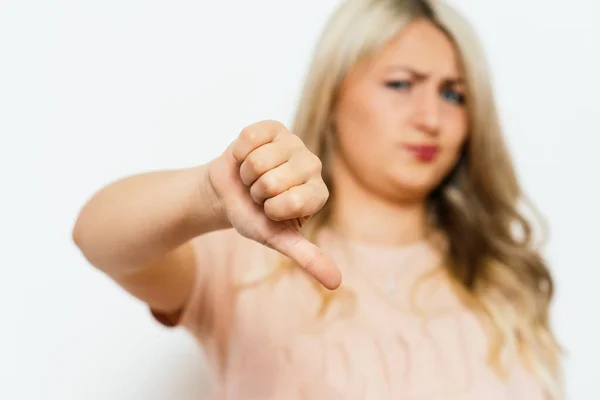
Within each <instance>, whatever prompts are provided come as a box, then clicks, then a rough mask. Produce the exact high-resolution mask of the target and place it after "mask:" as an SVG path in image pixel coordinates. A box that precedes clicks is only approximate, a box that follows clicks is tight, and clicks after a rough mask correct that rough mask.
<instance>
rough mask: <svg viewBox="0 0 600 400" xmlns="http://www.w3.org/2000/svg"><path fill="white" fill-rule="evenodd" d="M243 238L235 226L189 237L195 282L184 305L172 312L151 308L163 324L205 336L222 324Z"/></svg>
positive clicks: (230, 295) (202, 337) (230, 301)
mask: <svg viewBox="0 0 600 400" xmlns="http://www.w3.org/2000/svg"><path fill="white" fill-rule="evenodd" d="M244 240H246V239H245V238H243V237H242V236H241V235H239V234H238V233H237V232H236V231H235V230H234V229H227V230H222V231H214V232H210V233H207V234H204V235H201V236H198V237H196V238H194V239H192V241H191V245H192V249H193V252H194V259H195V273H194V278H193V279H194V284H193V286H192V290H191V291H190V294H189V297H188V299H187V301H186V302H185V304H184V305H183V307H182V308H181V309H180V310H178V311H176V312H174V313H171V314H164V313H161V312H158V311H156V310H153V309H150V312H151V314H152V316H153V317H154V318H155V319H156V321H158V322H159V323H161V324H162V325H164V326H166V327H177V326H181V327H184V328H185V329H187V330H189V331H190V332H191V333H193V334H194V336H196V337H198V338H200V339H205V338H206V337H207V336H209V335H211V334H212V333H213V332H214V330H215V329H218V328H219V327H222V326H223V324H224V321H225V320H226V319H227V318H228V316H229V315H230V309H231V307H232V301H233V292H234V291H233V276H232V275H233V273H232V272H233V270H234V269H235V268H234V265H233V264H234V263H235V260H237V259H239V257H238V256H237V254H236V253H238V252H239V251H241V247H242V245H243V244H244V243H243V241H244Z"/></svg>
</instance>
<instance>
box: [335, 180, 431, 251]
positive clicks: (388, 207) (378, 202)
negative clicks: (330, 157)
mask: <svg viewBox="0 0 600 400" xmlns="http://www.w3.org/2000/svg"><path fill="white" fill-rule="evenodd" d="M336 172H338V173H337V174H336V175H335V179H334V187H333V193H334V195H333V196H332V199H331V201H332V206H333V213H332V215H331V217H332V219H331V225H332V228H333V229H335V230H336V231H339V232H341V233H342V234H343V235H345V236H347V237H348V238H349V239H353V240H358V241H365V242H371V243H379V244H386V245H404V244H408V243H412V242H415V241H419V240H423V239H424V238H425V236H426V234H427V229H428V223H427V211H426V204H425V201H404V202H400V201H392V200H390V199H386V198H384V197H382V196H378V195H377V194H374V193H371V192H369V191H368V190H367V189H365V188H364V187H362V186H361V185H360V183H358V182H356V181H355V180H353V179H352V178H351V177H350V176H349V174H346V173H344V172H342V171H340V170H338V171H336Z"/></svg>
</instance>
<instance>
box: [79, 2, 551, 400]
mask: <svg viewBox="0 0 600 400" xmlns="http://www.w3.org/2000/svg"><path fill="white" fill-rule="evenodd" d="M483 60H484V57H483V53H482V51H481V49H480V48H479V45H478V43H477V41H476V38H475V34H474V33H473V32H472V30H471V29H470V28H469V25H468V24H467V23H466V22H465V21H464V20H463V19H462V18H461V17H460V16H459V15H458V14H457V13H456V12H454V11H453V10H452V9H450V8H449V7H448V6H445V5H443V4H438V3H437V2H436V3H429V2H426V1H417V0H349V1H346V2H344V3H343V4H342V5H341V6H340V7H339V8H338V10H337V11H336V13H335V14H334V15H333V17H332V19H331V21H330V23H329V24H328V26H327V28H326V29H325V31H324V33H323V36H322V38H321V40H320V42H319V44H318V47H317V49H316V53H315V55H314V61H313V64H312V66H311V69H310V73H309V76H308V79H307V84H306V87H305V90H304V92H303V95H302V98H301V100H300V104H299V109H298V112H297V115H296V120H295V123H294V125H293V127H292V129H291V131H289V130H287V129H286V128H285V126H283V125H282V124H281V123H279V122H276V121H262V122H258V123H256V124H253V125H251V126H249V127H246V128H245V129H243V130H242V131H241V133H240V135H239V136H238V138H237V139H236V140H235V141H234V142H233V143H232V144H231V145H230V146H229V147H228V148H227V149H226V150H225V151H224V153H223V154H222V155H221V156H219V157H218V158H216V159H214V160H213V161H211V162H209V163H207V164H205V165H201V166H198V167H194V168H189V169H183V170H177V171H161V172H152V173H147V174H143V175H138V176H133V177H129V178H127V179H124V180H121V181H118V182H115V183H113V184H111V185H109V186H108V187H106V188H103V189H102V190H100V191H99V192H98V193H97V194H96V195H95V196H94V197H93V198H92V199H91V200H90V201H89V202H88V204H86V206H85V207H84V209H83V210H82V212H81V215H80V216H79V218H78V221H77V223H76V226H75V228H74V240H75V242H76V243H77V244H78V246H79V247H80V249H81V250H82V252H83V253H84V255H85V256H86V257H87V259H88V260H89V261H90V263H91V264H93V265H94V266H96V267H97V268H99V269H100V270H102V271H104V272H105V273H106V274H108V275H109V276H110V277H112V278H113V279H114V280H115V281H116V282H117V283H118V284H120V285H121V286H122V287H123V288H125V289H126V290H128V291H129V292H130V293H132V294H133V295H134V296H136V297H138V298H139V299H141V300H143V301H144V302H146V303H147V304H148V305H149V307H150V309H151V310H152V313H153V315H154V316H155V317H156V318H157V319H158V320H159V321H161V322H162V323H163V324H165V325H168V326H175V325H180V326H184V327H185V328H187V329H188V330H189V331H190V332H191V333H193V334H194V335H195V336H196V337H197V338H198V340H199V342H200V343H201V344H202V345H203V346H204V347H205V349H206V350H207V354H208V356H209V359H210V360H211V361H212V362H213V365H214V367H215V369H216V371H217V372H218V374H217V393H215V397H216V398H228V399H241V398H243V399H267V398H268V399H296V398H310V399H367V398H368V399H371V398H372V399H384V398H386V399H387V398H390V399H392V398H393V399H416V398H419V399H439V398H444V399H483V398H485V399H488V400H493V399H509V398H510V399H527V400H534V399H547V398H558V396H560V385H559V350H558V345H557V344H556V341H555V339H554V337H553V335H552V332H551V330H550V327H549V322H548V306H549V302H550V300H551V297H552V280H551V277H550V275H549V272H548V269H547V266H546V265H545V263H544V261H543V259H542V257H541V256H540V254H539V253H538V251H537V250H536V249H535V248H534V245H533V243H532V233H531V228H530V224H529V223H528V222H527V221H526V220H525V218H524V217H523V215H522V214H521V212H520V210H519V207H518V206H519V205H520V203H519V202H520V201H521V200H522V193H521V190H520V188H519V185H518V182H517V179H516V176H515V173H514V171H513V167H512V165H511V161H510V159H509V156H508V154H507V151H506V148H505V145H504V143H503V138H502V135H501V131H500V126H499V122H498V117H497V114H496V110H495V106H494V102H493V95H492V90H491V87H490V77H489V73H488V70H487V68H486V66H485V64H484V61H483ZM342 278H343V279H342Z"/></svg>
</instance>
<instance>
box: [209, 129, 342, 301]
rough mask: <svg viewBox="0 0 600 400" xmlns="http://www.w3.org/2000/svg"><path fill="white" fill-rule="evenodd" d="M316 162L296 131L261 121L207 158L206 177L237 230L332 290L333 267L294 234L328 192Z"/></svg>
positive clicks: (334, 280)
mask: <svg viewBox="0 0 600 400" xmlns="http://www.w3.org/2000/svg"><path fill="white" fill-rule="evenodd" d="M321 167H322V165H321V161H320V160H319V158H318V157H317V156H316V155H314V154H313V153H311V152H310V151H309V150H308V149H307V148H306V146H305V145H304V143H303V142H302V140H301V139H300V138H299V137H298V136H296V135H294V134H292V133H290V132H289V131H288V130H287V129H286V128H285V126H283V125H282V124H281V123H279V122H275V121H263V122H259V123H256V124H253V125H250V126H248V127H246V128H245V129H244V130H242V132H241V133H240V135H239V136H238V138H237V139H236V140H235V141H234V142H233V143H232V144H231V145H230V146H229V147H228V148H227V150H225V152H224V153H223V154H222V155H221V156H220V157H218V158H217V159H215V160H213V161H212V162H211V164H210V165H209V168H208V176H209V182H210V184H211V185H212V186H213V189H214V191H215V193H216V195H217V198H218V201H219V203H220V204H219V208H220V209H221V210H223V212H224V214H225V217H226V218H227V219H228V220H229V222H230V223H231V225H232V226H233V227H234V228H235V229H236V230H237V231H238V232H239V233H240V234H241V235H243V236H245V237H247V238H249V239H252V240H255V241H257V242H259V243H261V244H263V245H265V246H268V247H270V248H272V249H274V250H277V251H278V252H280V253H281V254H283V255H285V256H287V257H290V258H291V259H292V260H293V261H295V262H296V263H297V264H298V265H299V266H300V267H302V268H303V269H304V270H305V271H306V272H308V273H309V274H310V275H312V276H313V277H314V278H315V279H316V280H317V281H319V282H320V283H321V284H322V285H323V286H325V287H326V288H328V289H335V288H337V287H338V286H339V285H340V283H341V274H340V272H339V270H338V269H337V268H336V267H335V266H334V265H333V262H332V261H331V260H330V259H329V258H328V257H327V256H326V255H325V254H324V253H323V251H322V250H321V249H319V248H318V247H317V246H315V245H314V244H313V243H311V242H310V241H308V240H307V239H306V238H304V237H303V236H302V234H301V233H300V226H301V225H302V224H303V223H304V222H305V221H307V220H308V219H309V218H310V217H311V216H312V215H314V214H315V213H316V212H317V211H319V210H320V209H321V207H323V205H324V204H325V202H326V201H327V198H328V197H329V192H328V190H327V187H326V186H325V183H324V182H323V179H322V177H321Z"/></svg>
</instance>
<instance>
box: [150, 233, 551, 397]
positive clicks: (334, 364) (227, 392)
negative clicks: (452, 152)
mask: <svg viewBox="0 0 600 400" xmlns="http://www.w3.org/2000/svg"><path fill="white" fill-rule="evenodd" d="M194 244H195V248H196V250H197V251H198V260H199V263H198V264H199V265H198V268H199V270H198V274H197V275H198V279H197V282H196V285H195V289H194V292H193V294H192V296H191V298H190V300H189V302H188V304H187V306H186V307H185V309H184V310H183V313H182V315H181V319H180V324H181V325H183V326H184V327H185V328H187V329H188V330H189V331H190V332H191V333H192V334H194V335H195V336H196V337H197V338H198V340H199V341H200V343H201V344H202V345H203V346H204V347H205V349H206V352H207V356H208V358H209V360H210V361H211V362H212V364H213V366H214V368H215V369H214V370H215V372H216V391H215V393H214V397H213V398H214V399H278V400H282V399H285V400H295V399H318V400H325V399H326V400H337V399H340V400H341V399H344V400H351V399H361V400H362V399H377V400H382V399H407V400H408V399H411V400H417V399H419V400H434V399H436V400H437V399H444V400H459V399H460V400H500V399H503V400H541V399H543V398H544V396H543V393H542V392H541V390H540V388H539V387H538V386H537V382H536V381H535V380H534V379H533V377H532V376H531V375H530V374H529V373H528V372H527V370H526V369H525V368H524V367H523V366H522V365H521V363H519V362H515V364H514V365H513V366H512V368H511V376H510V377H509V378H508V379H507V380H504V381H503V380H502V379H501V378H500V377H499V376H497V375H496V374H495V372H494V371H493V370H492V369H491V367H490V366H488V364H487V362H486V360H487V358H486V351H487V340H486V337H485V335H484V332H483V329H482V327H481V326H480V324H479V322H478V321H477V319H476V318H475V316H474V315H473V314H472V313H471V312H470V311H469V310H467V309H466V308H465V307H463V306H462V305H461V304H460V302H459V301H458V299H457V297H456V296H455V295H454V293H453V292H452V291H451V290H450V287H449V285H448V283H447V282H446V281H445V280H444V279H442V278H441V277H434V278H432V279H430V280H428V281H426V283H424V284H423V285H422V286H420V289H419V291H418V292H416V293H417V294H416V297H414V298H415V299H417V301H416V304H417V305H418V306H419V307H421V308H420V310H421V312H420V313H419V311H417V310H415V309H414V308H413V307H411V306H412V305H413V304H414V303H412V302H411V297H410V293H411V292H410V289H411V288H412V287H413V284H414V283H415V281H416V280H417V278H418V277H419V276H421V275H422V274H423V273H425V272H433V271H434V270H436V268H437V267H438V262H439V261H440V257H439V253H438V252H437V251H436V250H435V249H434V247H433V246H431V245H430V244H428V243H426V242H419V243H414V244H411V245H408V246H404V247H385V246H379V245H373V244H367V243H357V242H348V241H342V240H341V239H339V238H338V237H337V236H336V235H335V234H333V233H331V232H328V231H324V232H322V233H321V235H320V237H319V244H320V247H321V248H322V249H323V250H324V251H326V252H327V253H328V254H329V255H330V256H331V257H332V258H333V260H334V261H335V262H336V264H337V266H338V268H339V269H340V270H341V272H342V275H343V285H344V287H347V288H348V289H349V290H350V293H352V296H351V297H348V298H346V299H345V300H341V301H334V303H332V305H331V306H330V307H329V308H327V310H328V311H327V312H326V313H325V315H323V316H322V317H320V318H315V315H316V314H317V313H318V312H319V308H320V306H321V304H322V297H321V295H319V294H317V292H315V291H314V289H313V286H312V285H311V284H310V283H309V282H308V280H306V279H304V278H303V277H301V276H300V274H302V272H301V271H299V270H298V271H297V272H294V273H286V274H282V275H278V277H276V278H275V279H267V277H269V276H272V275H270V274H269V273H270V272H272V271H273V268H275V265H276V263H277V260H278V256H277V254H276V253H275V252H274V251H272V250H270V249H267V248H266V247H263V246H261V245H259V244H257V243H255V242H253V241H251V240H248V239H245V238H243V237H242V236H240V235H239V234H238V233H237V232H235V231H234V230H226V231H219V232H214V233H210V234H208V235H205V236H202V237H200V238H197V239H195V240H194ZM232 282H235V283H236V284H238V285H242V286H244V288H243V289H240V291H239V292H237V293H238V294H237V296H235V297H234V296H233V293H234V289H233V288H232V287H231V285H230V284H231V283H232ZM234 298H235V302H234V303H233V304H234V305H235V307H233V308H230V309H233V310H234V311H233V312H232V314H231V318H230V322H229V323H228V325H227V326H228V329H227V330H228V331H229V332H230V336H229V338H228V340H227V341H226V344H227V348H228V357H227V360H226V367H225V368H224V370H222V372H219V370H218V368H217V364H218V363H220V362H222V361H223V360H221V359H220V358H219V352H218V351H217V341H216V338H215V336H214V332H219V331H221V330H220V329H221V328H220V327H221V326H222V325H221V322H222V321H223V320H227V317H226V315H227V314H226V310H227V309H228V308H227V306H226V304H227V303H228V299H234ZM158 317H159V318H160V316H158ZM207 332H208V334H207ZM211 333H212V334H211Z"/></svg>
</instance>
